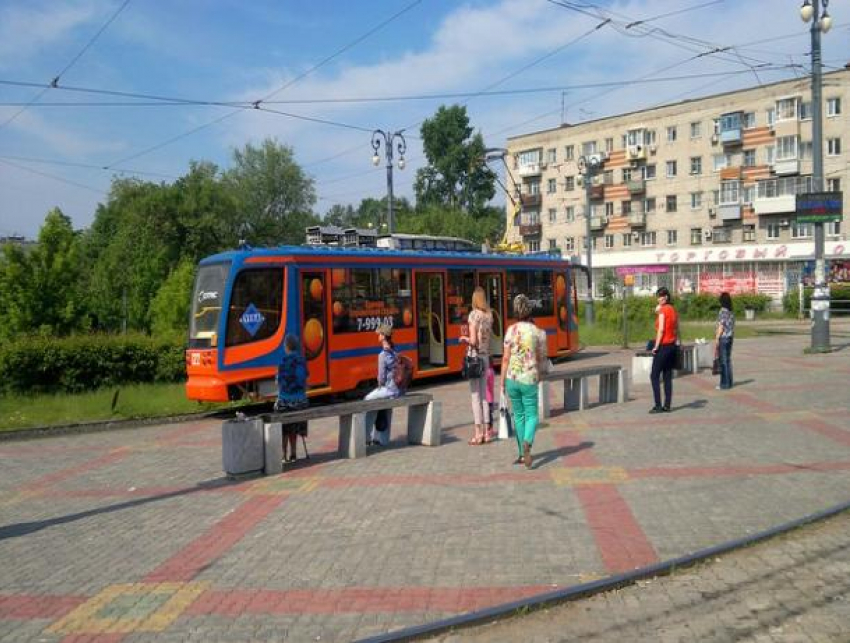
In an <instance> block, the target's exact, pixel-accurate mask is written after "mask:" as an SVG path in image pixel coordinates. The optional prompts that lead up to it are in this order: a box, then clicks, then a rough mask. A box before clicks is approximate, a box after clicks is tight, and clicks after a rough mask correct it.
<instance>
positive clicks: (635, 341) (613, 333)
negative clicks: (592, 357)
mask: <svg viewBox="0 0 850 643" xmlns="http://www.w3.org/2000/svg"><path fill="white" fill-rule="evenodd" d="M680 328H681V331H682V340H683V341H685V342H692V341H694V340H695V339H698V338H701V339H706V340H708V341H714V330H715V328H716V325H715V323H714V322H682V323H681V327H680ZM628 332H629V346H631V347H636V346H645V345H646V342H647V341H648V340H650V339H653V338H654V337H655V328H654V326H653V323H652V322H650V323H647V324H641V325H640V326H638V327H635V326H633V325H630V326H629V331H628ZM578 335H579V339H580V341H581V344H582V346H622V345H623V329H622V328H614V327H612V326H608V325H605V324H594V325H593V326H587V325H586V324H584V323H580V324H579V331H578ZM758 335H759V332H758V328H757V327H754V326H747V325H745V324H738V325H736V326H735V338H736V339H747V338H749V337H757V336H758Z"/></svg>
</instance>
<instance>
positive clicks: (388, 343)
mask: <svg viewBox="0 0 850 643" xmlns="http://www.w3.org/2000/svg"><path fill="white" fill-rule="evenodd" d="M375 332H376V333H377V334H378V341H379V342H380V343H381V352H380V354H379V355H378V387H377V388H376V389H374V390H373V391H371V392H369V393H368V394H367V395H366V397H365V398H363V399H364V400H383V399H387V398H391V397H400V396H401V395H402V392H401V390H400V389H399V388H398V385H397V384H396V382H395V377H394V374H395V369H396V363H397V362H398V354H397V353H396V350H395V345H394V344H393V327H392V326H390V325H389V324H381V325H380V326H378V328H377V330H376V331H375ZM391 422H392V411H391V410H389V409H386V410H382V411H378V412H377V415H376V416H375V424H374V425H373V426H372V427H366V428H367V430H369V431H370V433H371V435H370V436H369V439H368V440H367V444H369V445H372V446H382V447H385V446H387V445H388V444H389V443H390V424H391Z"/></svg>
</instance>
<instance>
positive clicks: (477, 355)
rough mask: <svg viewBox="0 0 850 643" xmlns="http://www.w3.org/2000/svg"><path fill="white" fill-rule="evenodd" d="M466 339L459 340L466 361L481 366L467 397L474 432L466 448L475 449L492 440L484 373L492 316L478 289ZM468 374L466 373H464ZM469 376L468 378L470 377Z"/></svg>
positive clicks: (481, 291)
mask: <svg viewBox="0 0 850 643" xmlns="http://www.w3.org/2000/svg"><path fill="white" fill-rule="evenodd" d="M467 324H468V326H469V337H461V338H460V341H461V342H464V343H466V344H467V345H468V346H467V352H466V358H465V359H466V360H467V361H469V360H473V361H474V360H476V359H477V361H478V362H479V363H480V364H479V365H480V370H478V377H471V376H470V377H469V378H468V379H469V394H470V398H471V400H472V419H473V422H474V423H475V432H474V434H473V435H472V438H471V439H470V440H469V442H468V444H469V445H470V446H478V445H481V444H485V443H486V442H490V440H492V439H493V436H494V434H493V418H492V415H491V414H490V404H489V402H488V401H487V373H488V371H489V370H490V336H491V334H492V331H493V313H492V311H491V310H490V306H489V305H488V304H487V296H486V293H485V292H484V288H482V287H481V286H478V287H477V288H476V289H475V291H474V292H473V293H472V310H471V311H470V313H469V319H468V320H467ZM467 370H469V369H467ZM470 375H471V374H470Z"/></svg>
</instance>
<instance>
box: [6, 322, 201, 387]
mask: <svg viewBox="0 0 850 643" xmlns="http://www.w3.org/2000/svg"><path fill="white" fill-rule="evenodd" d="M183 348H184V346H183V340H182V338H181V339H178V338H177V337H163V338H156V337H150V336H147V335H141V334H129V335H118V336H116V335H77V336H72V337H65V338H55V337H25V338H20V339H18V340H15V341H13V342H8V343H6V344H5V345H4V346H2V347H1V348H0V387H2V388H0V390H2V391H3V392H5V393H22V392H27V393H30V392H31V393H42V392H51V393H55V392H66V393H77V392H80V391H86V390H93V389H97V388H100V387H103V386H115V385H117V384H126V383H136V382H138V383H141V382H178V381H180V380H182V379H184V378H185V373H186V367H185V360H184V356H183Z"/></svg>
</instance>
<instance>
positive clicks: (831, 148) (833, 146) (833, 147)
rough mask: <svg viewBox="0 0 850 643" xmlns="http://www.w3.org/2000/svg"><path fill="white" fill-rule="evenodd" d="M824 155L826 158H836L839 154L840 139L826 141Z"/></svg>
mask: <svg viewBox="0 0 850 643" xmlns="http://www.w3.org/2000/svg"><path fill="white" fill-rule="evenodd" d="M826 154H827V156H838V155H839V154H841V139H840V138H830V139H827V141H826Z"/></svg>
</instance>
